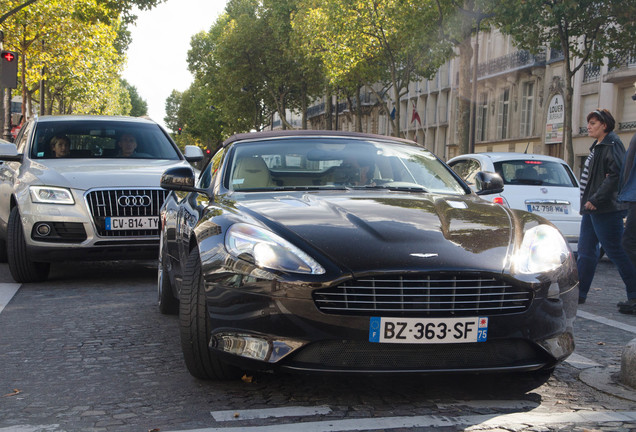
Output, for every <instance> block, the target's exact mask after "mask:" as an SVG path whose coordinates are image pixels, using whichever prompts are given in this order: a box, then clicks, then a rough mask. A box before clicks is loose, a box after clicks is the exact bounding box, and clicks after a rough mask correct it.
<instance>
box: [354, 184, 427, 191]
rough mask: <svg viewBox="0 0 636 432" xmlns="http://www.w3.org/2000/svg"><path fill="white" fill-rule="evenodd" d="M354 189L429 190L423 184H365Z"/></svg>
mask: <svg viewBox="0 0 636 432" xmlns="http://www.w3.org/2000/svg"><path fill="white" fill-rule="evenodd" d="M353 189H386V190H391V191H398V192H428V190H427V189H426V188H425V187H423V186H390V185H364V186H354V187H353Z"/></svg>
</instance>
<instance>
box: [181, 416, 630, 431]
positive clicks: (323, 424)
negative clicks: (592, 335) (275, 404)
mask: <svg viewBox="0 0 636 432" xmlns="http://www.w3.org/2000/svg"><path fill="white" fill-rule="evenodd" d="M634 421H636V411H616V412H613V411H576V412H561V413H538V412H536V413H535V412H521V413H512V414H499V415H497V414H492V415H488V414H485V415H468V416H461V417H446V416H436V415H428V416H412V417H378V418H366V419H344V420H336V419H334V420H324V421H317V422H301V423H287V424H276V425H269V426H247V427H246V426H238V427H224V428H203V429H188V430H182V431H173V432H228V431H229V432H231V431H242V432H250V431H253V432H297V431H299V430H302V431H303V432H336V431H339V432H343V431H360V430H376V429H385V430H388V429H400V428H413V427H450V426H466V429H465V431H480V430H492V429H493V428H506V427H518V426H526V427H530V426H540V425H556V424H570V423H571V424H579V423H590V424H594V425H599V424H601V423H608V422H634Z"/></svg>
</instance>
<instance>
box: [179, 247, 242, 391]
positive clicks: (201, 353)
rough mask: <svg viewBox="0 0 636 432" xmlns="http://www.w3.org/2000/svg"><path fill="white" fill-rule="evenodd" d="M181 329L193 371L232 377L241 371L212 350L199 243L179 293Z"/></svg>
mask: <svg viewBox="0 0 636 432" xmlns="http://www.w3.org/2000/svg"><path fill="white" fill-rule="evenodd" d="M179 300H180V308H179V330H180V333H181V349H182V350H183V358H184V360H185V363H186V366H187V367H188V371H189V372H190V374H191V375H192V376H193V377H195V378H199V379H209V380H230V379H236V378H239V377H240V376H241V371H240V370H239V369H238V368H236V367H234V366H231V365H228V364H227V363H224V362H222V361H221V360H219V358H218V356H217V355H216V354H215V353H214V352H213V351H211V350H210V348H209V347H208V344H209V342H210V335H211V329H210V317H209V315H208V307H207V303H206V299H205V290H204V285H203V277H202V275H201V259H200V257H199V250H198V249H197V248H196V247H195V248H194V249H192V251H191V252H190V255H189V256H188V261H187V263H186V267H185V271H184V274H183V285H182V287H181V293H180V296H179Z"/></svg>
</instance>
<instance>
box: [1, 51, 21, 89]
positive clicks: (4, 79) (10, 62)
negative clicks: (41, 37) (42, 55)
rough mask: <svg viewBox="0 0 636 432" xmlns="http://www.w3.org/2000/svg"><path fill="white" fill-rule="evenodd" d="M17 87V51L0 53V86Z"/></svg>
mask: <svg viewBox="0 0 636 432" xmlns="http://www.w3.org/2000/svg"><path fill="white" fill-rule="evenodd" d="M16 87H18V53H15V52H13V51H2V52H1V53H0V88H16Z"/></svg>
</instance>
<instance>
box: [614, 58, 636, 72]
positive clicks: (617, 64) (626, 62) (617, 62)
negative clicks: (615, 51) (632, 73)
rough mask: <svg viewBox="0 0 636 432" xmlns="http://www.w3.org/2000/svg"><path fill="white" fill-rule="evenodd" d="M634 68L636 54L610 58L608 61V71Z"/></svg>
mask: <svg viewBox="0 0 636 432" xmlns="http://www.w3.org/2000/svg"><path fill="white" fill-rule="evenodd" d="M632 67H636V54H631V55H624V56H620V57H612V58H610V61H609V71H610V72H613V71H616V70H619V69H625V68H632Z"/></svg>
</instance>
